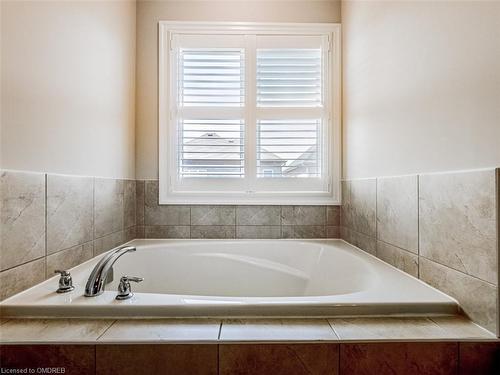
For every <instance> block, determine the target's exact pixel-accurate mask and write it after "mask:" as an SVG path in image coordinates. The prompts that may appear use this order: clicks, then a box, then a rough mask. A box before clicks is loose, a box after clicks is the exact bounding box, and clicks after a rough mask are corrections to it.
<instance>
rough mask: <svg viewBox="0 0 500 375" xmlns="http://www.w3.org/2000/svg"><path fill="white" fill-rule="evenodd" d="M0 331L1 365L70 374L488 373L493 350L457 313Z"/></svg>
mask: <svg viewBox="0 0 500 375" xmlns="http://www.w3.org/2000/svg"><path fill="white" fill-rule="evenodd" d="M1 333H2V337H1V345H0V362H1V364H2V367H4V368H12V367H18V368H19V367H46V366H49V365H50V366H64V367H66V373H68V374H78V375H80V374H118V373H119V374H137V373H148V374H152V375H155V374H170V373H173V374H192V373H196V374H235V373H237V374H272V375H276V374H286V375H290V374H292V375H293V374H345V375H347V374H372V373H381V374H383V373H401V374H402V373H405V374H422V373H429V374H457V373H460V374H472V373H479V374H490V373H491V374H493V373H496V372H495V371H496V370H497V369H498V363H497V361H496V359H497V358H498V354H499V353H500V342H499V341H498V340H494V339H492V336H491V335H490V334H488V333H486V331H484V330H483V329H481V328H479V327H478V326H476V325H475V324H473V323H471V322H470V321H467V320H465V319H463V318H460V317H455V318H453V317H448V318H433V319H432V320H431V319H428V318H344V319H339V318H335V319H330V321H327V320H326V319H310V320H303V319H265V320H255V319H254V320H224V321H220V320H211V319H149V320H148V319H142V320H118V321H114V322H113V321H103V320H97V321H96V320H94V321H92V320H76V319H73V320H72V319H61V320H39V319H34V320H31V319H30V320H26V319H24V320H10V321H7V322H5V323H3V325H2V331H1ZM6 338H7V339H6ZM418 341H421V342H418ZM14 343H15V344H14ZM35 344H36V345H35ZM381 354H382V355H381ZM53 359H57V360H58V361H57V363H53V362H55V361H53ZM424 369H425V371H424ZM373 370H376V371H373ZM472 370H475V371H476V372H472ZM391 371H392V372H391ZM457 371H458V372H457Z"/></svg>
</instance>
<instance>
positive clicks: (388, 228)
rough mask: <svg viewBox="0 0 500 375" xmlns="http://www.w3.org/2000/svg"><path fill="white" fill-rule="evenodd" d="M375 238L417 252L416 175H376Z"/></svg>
mask: <svg viewBox="0 0 500 375" xmlns="http://www.w3.org/2000/svg"><path fill="white" fill-rule="evenodd" d="M377 238H378V239H379V240H382V241H384V242H385V243H389V244H391V245H394V246H397V247H399V248H402V249H405V250H408V251H411V252H413V253H416V254H418V177H417V176H402V177H390V178H378V179H377Z"/></svg>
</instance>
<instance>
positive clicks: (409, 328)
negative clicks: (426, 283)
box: [329, 317, 494, 341]
mask: <svg viewBox="0 0 500 375" xmlns="http://www.w3.org/2000/svg"><path fill="white" fill-rule="evenodd" d="M329 322H330V324H331V326H332V328H333V329H334V330H335V332H336V334H337V335H338V336H339V338H340V340H343V341H349V340H353V341H376V340H405V341H406V340H412V341H415V340H417V341H418V340H457V339H478V340H484V339H486V340H488V339H494V336H493V335H492V334H491V333H489V332H487V331H486V330H484V329H482V328H480V327H478V326H477V325H475V324H474V323H472V322H471V321H469V320H467V319H465V318H463V317H440V318H432V319H429V318H425V317H422V318H419V317H416V318H398V317H381V318H333V319H329Z"/></svg>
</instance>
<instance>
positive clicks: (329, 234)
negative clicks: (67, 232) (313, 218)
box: [326, 226, 340, 238]
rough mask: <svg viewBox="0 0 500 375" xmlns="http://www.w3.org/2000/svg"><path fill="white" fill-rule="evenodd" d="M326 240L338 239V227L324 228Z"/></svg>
mask: <svg viewBox="0 0 500 375" xmlns="http://www.w3.org/2000/svg"><path fill="white" fill-rule="evenodd" d="M326 238H340V227H331V226H328V227H326Z"/></svg>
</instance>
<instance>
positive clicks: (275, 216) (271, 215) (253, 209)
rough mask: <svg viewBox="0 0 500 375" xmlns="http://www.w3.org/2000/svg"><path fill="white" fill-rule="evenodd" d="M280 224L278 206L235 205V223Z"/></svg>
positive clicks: (279, 209)
mask: <svg viewBox="0 0 500 375" xmlns="http://www.w3.org/2000/svg"><path fill="white" fill-rule="evenodd" d="M280 224H281V207H280V206H236V225H280Z"/></svg>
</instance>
